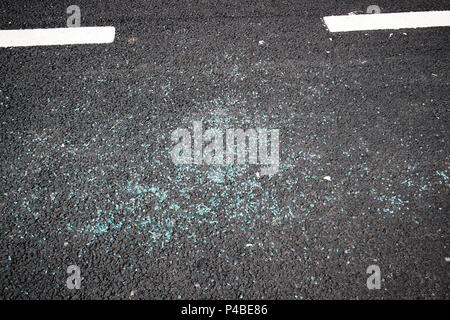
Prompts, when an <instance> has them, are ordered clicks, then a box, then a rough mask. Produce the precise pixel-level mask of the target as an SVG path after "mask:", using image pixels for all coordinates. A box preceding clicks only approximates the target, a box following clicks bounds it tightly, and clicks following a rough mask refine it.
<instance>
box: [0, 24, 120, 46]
mask: <svg viewBox="0 0 450 320" xmlns="http://www.w3.org/2000/svg"><path fill="white" fill-rule="evenodd" d="M115 34H116V29H115V28H114V27H79V28H52V29H21V30H0V47H29V46H54V45H68V44H95V43H111V42H113V41H114V37H115Z"/></svg>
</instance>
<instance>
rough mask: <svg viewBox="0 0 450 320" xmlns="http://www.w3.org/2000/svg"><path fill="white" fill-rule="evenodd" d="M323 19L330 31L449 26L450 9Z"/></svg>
mask: <svg viewBox="0 0 450 320" xmlns="http://www.w3.org/2000/svg"><path fill="white" fill-rule="evenodd" d="M323 19H324V21H325V24H326V25H327V27H328V30H330V32H349V31H364V30H384V29H406V28H429V27H449V26H450V11H423V12H400V13H379V14H361V15H345V16H328V17H324V18H323Z"/></svg>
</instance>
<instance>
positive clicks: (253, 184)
mask: <svg viewBox="0 0 450 320" xmlns="http://www.w3.org/2000/svg"><path fill="white" fill-rule="evenodd" d="M377 1H378V0H377ZM72 2H73V1H70V2H69V1H55V2H53V4H51V3H50V2H49V1H39V2H37V1H36V2H35V3H34V2H33V3H28V2H26V4H24V3H25V1H13V0H6V1H2V4H1V5H0V30H7V29H21V28H24V29H25V28H26V29H32V28H56V27H65V26H66V20H67V17H68V15H67V13H66V8H67V7H68V6H69V5H71V4H77V5H78V6H79V7H80V8H81V17H82V26H114V27H115V28H116V38H115V40H114V42H113V43H111V44H98V45H73V46H50V47H49V46H47V47H22V48H20V47H17V48H0V57H1V58H0V79H1V85H0V162H1V168H0V179H1V180H0V186H1V188H0V238H1V244H0V256H1V258H0V298H1V299H68V298H71V299H211V298H216V299H224V298H226V299H319V298H320V299H396V298H402V299H438V298H440V299H448V298H449V279H450V278H449V275H450V269H449V260H450V258H449V257H450V251H449V247H448V246H449V236H448V231H449V201H448V199H449V185H450V182H449V174H450V173H449V163H450V162H449V146H448V141H449V133H448V127H449V126H448V124H449V120H450V119H449V112H448V111H449V110H448V109H449V94H448V93H449V88H448V81H449V52H450V50H449V49H450V33H449V29H448V28H429V29H405V30H396V31H392V30H382V31H367V32H350V33H336V34H334V33H333V34H332V33H330V32H329V31H328V30H327V28H326V27H325V25H324V23H323V20H322V18H323V17H324V16H328V15H343V14H348V13H349V12H356V13H359V14H362V13H364V12H365V10H366V8H367V6H368V5H372V4H374V3H372V2H369V1H345V3H341V1H331V0H327V1H324V0H323V1H293V0H291V1H269V0H266V1H241V0H239V1H238V0H235V1H216V0H198V1H143V0H139V1H136V0H132V1H108V2H106V1H105V2H102V4H98V3H97V2H94V1H77V3H72ZM376 4H377V5H379V6H380V8H381V10H382V12H407V11H429V10H449V9H450V3H449V2H448V1H444V0H442V1H384V0H383V1H381V0H380V1H378V3H376ZM194 121H202V124H203V127H204V129H208V128H216V129H220V130H225V129H227V128H235V129H237V128H242V129H250V128H266V129H267V130H273V129H278V130H279V132H280V142H279V152H280V155H279V159H280V166H279V170H278V172H277V173H276V174H274V175H272V176H263V175H260V174H258V173H259V170H260V169H261V165H259V164H244V165H238V164H233V165H207V164H202V165H196V164H191V165H177V164H174V163H173V161H172V159H171V156H170V151H171V149H172V147H173V146H174V143H173V142H172V141H171V134H172V133H173V132H174V131H175V130H176V129H179V128H186V129H188V130H190V131H191V132H192V126H193V122H194ZM70 265H76V266H78V267H79V268H80V272H81V288H80V289H79V290H76V289H73V290H70V289H69V288H68V287H67V286H66V280H67V278H68V277H69V274H68V273H67V268H68V267H69V266H70ZM370 265H377V266H379V268H380V272H381V274H380V276H381V283H380V289H374V290H369V289H368V287H367V284H366V283H367V279H368V277H369V276H370V274H367V273H366V270H367V268H368V267H369V266H370Z"/></svg>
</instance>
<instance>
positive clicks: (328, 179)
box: [323, 176, 331, 181]
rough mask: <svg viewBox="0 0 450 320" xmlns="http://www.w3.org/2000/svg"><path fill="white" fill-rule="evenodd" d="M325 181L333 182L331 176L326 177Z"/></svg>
mask: <svg viewBox="0 0 450 320" xmlns="http://www.w3.org/2000/svg"><path fill="white" fill-rule="evenodd" d="M323 179H324V180H327V181H331V177H330V176H325V177H323Z"/></svg>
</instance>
